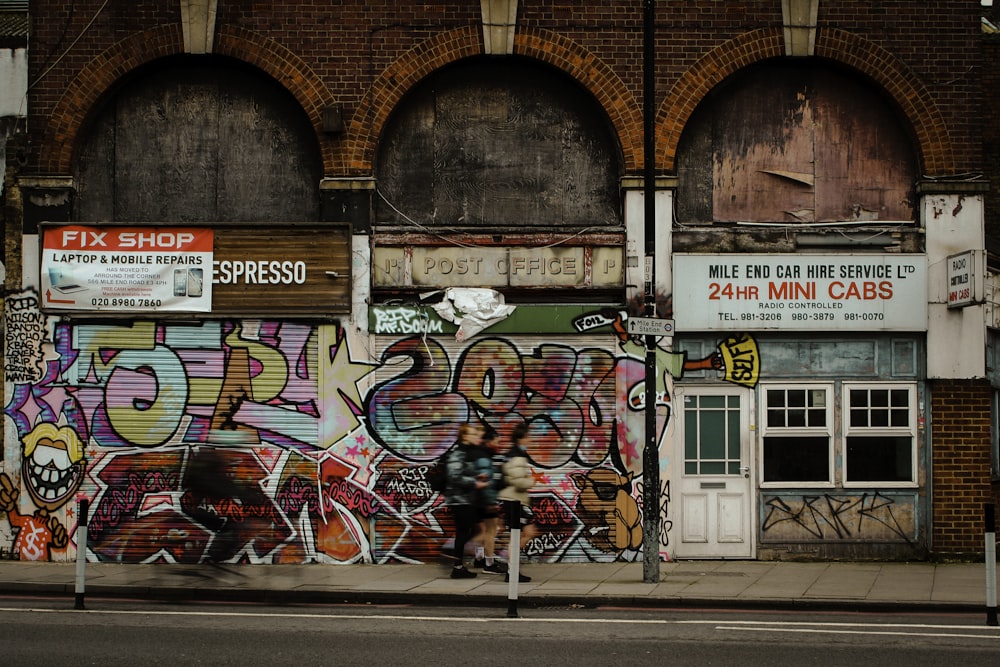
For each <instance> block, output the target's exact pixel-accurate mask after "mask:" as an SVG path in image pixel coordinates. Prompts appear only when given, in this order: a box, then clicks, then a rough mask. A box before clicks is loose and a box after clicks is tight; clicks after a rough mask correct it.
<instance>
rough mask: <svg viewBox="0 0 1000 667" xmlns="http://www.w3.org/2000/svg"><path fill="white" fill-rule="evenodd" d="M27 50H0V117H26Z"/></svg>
mask: <svg viewBox="0 0 1000 667" xmlns="http://www.w3.org/2000/svg"><path fill="white" fill-rule="evenodd" d="M27 92H28V50H27V49H0V117H3V116H18V117H20V118H24V117H25V116H27V115H28V108H27V99H26V95H27Z"/></svg>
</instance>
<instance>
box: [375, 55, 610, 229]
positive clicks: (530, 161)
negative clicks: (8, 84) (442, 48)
mask: <svg viewBox="0 0 1000 667" xmlns="http://www.w3.org/2000/svg"><path fill="white" fill-rule="evenodd" d="M622 170H623V167H622V156H621V150H620V148H619V147H618V144H617V141H616V140H615V138H614V135H613V133H612V131H611V125H610V123H609V121H608V119H607V116H606V114H605V113H604V111H603V110H602V109H601V108H600V107H599V105H598V104H597V103H596V102H595V100H594V99H593V98H592V97H590V95H589V94H588V93H587V92H586V91H584V90H583V89H582V88H580V87H579V86H578V85H577V84H576V83H574V82H573V81H571V80H569V79H568V78H567V77H565V76H563V75H561V74H559V73H556V72H554V71H551V70H549V69H544V68H541V67H539V66H537V65H536V64H527V63H524V62H518V61H511V60H507V59H505V60H504V61H503V62H497V61H490V60H485V59H473V60H470V61H464V62H462V63H460V64H457V65H455V66H452V67H449V68H446V69H444V70H441V71H440V72H437V73H435V74H434V75H432V76H431V77H428V79H426V80H425V81H424V82H422V83H421V84H420V85H419V86H417V88H416V89H415V90H414V91H413V92H412V93H411V94H410V95H409V96H408V97H407V98H406V99H404V100H403V102H402V103H401V104H400V106H399V108H398V109H397V110H396V112H395V113H394V115H393V117H392V118H391V119H390V121H389V123H388V126H387V128H386V130H385V132H384V134H383V136H382V139H381V142H380V146H379V151H378V157H377V166H376V175H377V183H378V189H379V194H380V197H379V198H378V203H377V211H376V221H377V223H378V224H381V225H383V226H387V225H402V226H407V227H409V228H410V229H415V228H414V227H413V226H412V223H413V222H416V223H418V224H419V225H421V226H427V227H448V228H452V229H455V228H461V229H465V230H471V231H485V230H487V229H489V230H498V229H499V230H503V229H514V230H521V231H523V230H524V229H525V228H529V229H530V228H534V229H543V228H546V229H552V228H558V227H574V228H581V227H593V226H620V225H621V219H622V213H621V204H620V198H619V191H618V181H619V179H620V178H621V176H622V173H623V171H622ZM383 198H384V199H383ZM390 204H391V205H390Z"/></svg>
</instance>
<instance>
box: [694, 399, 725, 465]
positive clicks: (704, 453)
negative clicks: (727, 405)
mask: <svg viewBox="0 0 1000 667" xmlns="http://www.w3.org/2000/svg"><path fill="white" fill-rule="evenodd" d="M724 418H725V413H724V412H719V411H716V410H713V411H711V412H708V411H704V410H703V411H702V412H701V436H700V438H699V440H701V458H702V459H724V458H726V431H725V426H726V424H725V422H724V421H723V419H724Z"/></svg>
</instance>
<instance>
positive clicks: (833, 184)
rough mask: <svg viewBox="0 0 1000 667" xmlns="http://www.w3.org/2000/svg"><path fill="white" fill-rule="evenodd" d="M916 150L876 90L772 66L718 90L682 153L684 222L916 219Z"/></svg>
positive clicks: (694, 122)
mask: <svg viewBox="0 0 1000 667" xmlns="http://www.w3.org/2000/svg"><path fill="white" fill-rule="evenodd" d="M916 175H917V159H916V152H915V149H914V147H913V145H912V143H911V141H910V138H909V136H908V134H907V133H906V131H905V129H904V127H903V123H902V122H901V120H900V118H899V116H898V114H896V113H895V112H894V110H892V109H891V108H890V107H889V106H888V105H887V104H886V103H885V101H884V100H883V98H882V97H881V96H880V95H879V93H878V92H877V91H875V90H874V89H872V88H871V87H869V86H867V85H865V84H863V83H862V82H860V81H858V80H856V79H853V78H851V77H849V76H847V75H845V74H842V73H840V72H837V71H834V70H824V69H819V68H815V67H802V66H799V65H796V64H772V65H766V66H763V67H760V68H757V69H755V70H752V71H750V72H748V73H746V74H741V75H739V76H738V77H735V79H734V80H733V81H732V82H730V83H727V84H725V85H724V86H722V87H720V89H719V90H718V91H716V92H715V93H714V94H713V95H712V96H711V97H710V98H708V100H707V101H706V102H705V103H703V104H702V105H701V106H700V107H699V108H698V110H696V112H695V114H694V116H693V117H692V119H691V121H690V123H689V126H688V128H687V129H686V130H685V134H684V136H683V138H682V141H681V144H680V146H679V149H678V177H679V180H680V188H679V192H678V218H679V220H680V221H681V222H686V223H691V222H781V223H789V224H796V223H814V222H833V221H899V220H914V216H915V212H914V201H915V200H914V196H913V185H914V182H915V178H916Z"/></svg>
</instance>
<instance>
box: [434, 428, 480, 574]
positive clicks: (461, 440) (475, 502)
mask: <svg viewBox="0 0 1000 667" xmlns="http://www.w3.org/2000/svg"><path fill="white" fill-rule="evenodd" d="M482 438H483V429H482V428H481V427H480V426H478V425H476V424H462V425H461V426H459V427H458V440H457V441H456V442H455V445H454V446H453V447H452V448H451V450H450V451H449V452H448V454H446V456H447V457H448V458H447V462H448V484H447V487H446V488H445V492H444V497H445V504H446V505H447V506H448V508H449V509H450V510H451V514H452V518H453V519H454V520H455V550H454V552H453V554H454V557H455V565H454V567H452V569H451V578H452V579H471V578H472V577H475V576H476V573H475V572H470V571H469V570H468V569H467V568H466V567H465V563H464V559H465V545H466V543H467V542H468V541H469V538H471V537H472V536H473V535H474V534H475V533H476V531H477V527H478V526H479V522H480V510H479V502H480V501H479V494H480V492H481V491H482V490H483V489H485V488H486V487H487V486H489V485H490V483H491V482H490V478H489V476H485V475H484V474H483V473H481V472H480V470H479V469H478V468H477V467H476V447H477V446H478V445H479V444H480V442H481V441H482Z"/></svg>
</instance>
